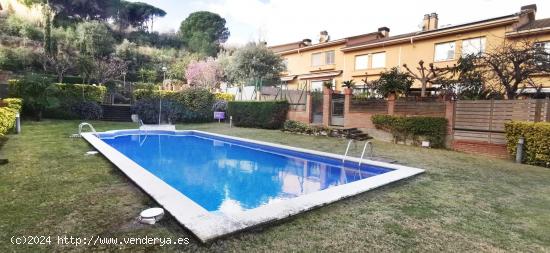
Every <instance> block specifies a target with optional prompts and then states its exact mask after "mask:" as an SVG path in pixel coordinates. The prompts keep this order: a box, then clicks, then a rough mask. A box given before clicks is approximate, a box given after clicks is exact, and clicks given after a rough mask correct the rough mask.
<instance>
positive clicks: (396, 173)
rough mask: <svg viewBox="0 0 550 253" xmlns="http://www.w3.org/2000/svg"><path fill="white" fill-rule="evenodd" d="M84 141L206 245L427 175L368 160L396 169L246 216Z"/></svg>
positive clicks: (87, 136) (92, 138)
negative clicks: (205, 202)
mask: <svg viewBox="0 0 550 253" xmlns="http://www.w3.org/2000/svg"><path fill="white" fill-rule="evenodd" d="M131 130H135V129H131ZM118 131H124V130H115V131H108V132H104V133H116V132H118ZM166 132H168V133H185V132H196V133H202V134H206V135H212V136H217V137H222V138H228V139H233V140H238V141H244V142H250V143H254V144H260V145H269V146H273V147H278V148H283V149H288V150H292V151H297V152H304V153H309V154H313V155H320V156H326V157H332V158H336V159H342V158H344V157H343V156H342V155H336V154H332V153H327V152H321V151H315V150H309V149H303V148H296V147H291V146H286V145H280V144H274V143H269V142H262V141H256V140H250V139H245V138H239V137H233V136H228V135H221V134H214V133H210V132H204V131H198V130H176V131H166ZM82 137H83V138H84V139H85V140H86V141H88V142H89V143H90V144H91V145H92V146H93V147H94V148H95V149H97V150H98V151H99V152H100V153H101V154H103V155H104V156H105V157H106V158H107V159H108V160H109V161H111V163H113V164H114V165H115V166H116V167H117V168H119V170H121V171H122V172H123V173H124V174H125V175H126V176H127V177H128V178H130V180H132V181H133V182H134V183H135V184H136V185H138V186H139V187H140V188H141V189H142V190H143V191H145V192H146V193H147V194H148V195H149V196H151V197H152V198H153V199H154V200H155V201H156V202H157V203H158V204H159V205H161V206H162V207H163V208H164V209H165V210H166V211H168V212H169V213H170V214H171V215H172V216H173V217H174V218H175V219H176V220H177V221H178V222H179V223H180V224H181V225H183V226H184V227H185V228H187V229H189V230H190V231H191V232H192V233H193V234H194V235H195V236H196V237H197V238H198V239H199V240H201V241H202V242H203V243H206V242H209V241H212V240H214V239H216V238H219V237H223V236H226V235H229V234H233V233H236V232H239V231H241V230H245V229H248V228H251V227H256V226H259V225H262V224H265V223H270V222H274V221H278V220H281V219H285V218H288V217H290V216H292V215H295V214H298V213H302V212H305V211H308V210H311V209H313V208H316V207H320V206H324V205H327V204H330V203H333V202H336V201H338V200H341V199H344V198H347V197H351V196H354V195H357V194H360V193H363V192H366V191H369V190H372V189H374V188H377V187H380V186H384V185H387V184H390V183H392V182H396V181H399V180H402V179H406V178H409V177H412V176H414V175H417V174H420V173H423V172H424V170H422V169H419V168H413V167H408V166H403V165H398V164H391V163H385V162H379V161H372V160H367V159H363V161H362V163H363V164H371V165H375V166H380V167H385V168H390V169H394V170H393V171H390V172H387V173H384V174H380V175H376V176H372V177H369V178H366V179H362V180H359V181H355V182H351V183H347V184H344V185H339V186H335V187H331V188H328V189H325V190H321V191H317V192H313V193H309V194H305V195H301V196H298V197H295V198H291V199H288V200H282V201H279V202H275V203H269V204H266V205H263V206H261V207H258V208H254V209H250V210H246V211H243V212H240V213H234V214H223V213H213V212H208V211H207V210H206V209H204V208H203V207H201V206H200V205H198V204H197V203H195V202H194V201H193V200H191V199H189V198H188V197H186V196H185V195H184V194H182V193H181V192H179V191H178V190H176V189H174V188H173V187H172V186H170V185H168V184H167V183H165V182H164V181H162V180H161V179H160V178H158V177H157V176H155V175H153V174H152V173H150V172H149V171H147V170H146V169H144V168H143V167H141V166H140V165H138V164H137V163H135V162H134V161H133V160H131V159H129V158H128V157H126V156H125V155H123V154H122V153H120V152H119V151H118V150H116V149H115V148H113V147H111V146H110V145H108V144H107V143H105V142H104V141H102V140H101V139H99V138H98V137H96V136H95V135H94V134H93V133H83V134H82ZM346 160H349V161H354V162H359V161H360V160H361V159H359V158H354V157H348V158H346Z"/></svg>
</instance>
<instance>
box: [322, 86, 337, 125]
mask: <svg viewBox="0 0 550 253" xmlns="http://www.w3.org/2000/svg"><path fill="white" fill-rule="evenodd" d="M332 93H334V91H333V90H331V89H328V88H326V87H323V126H329V125H330V104H331V103H332Z"/></svg>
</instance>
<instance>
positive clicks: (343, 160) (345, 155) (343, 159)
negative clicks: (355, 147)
mask: <svg viewBox="0 0 550 253" xmlns="http://www.w3.org/2000/svg"><path fill="white" fill-rule="evenodd" d="M352 142H353V139H350V140H349V142H348V147H347V148H346V152H345V153H344V157H343V158H342V163H344V162H345V161H346V157H348V151H349V147H350V146H351V143H352Z"/></svg>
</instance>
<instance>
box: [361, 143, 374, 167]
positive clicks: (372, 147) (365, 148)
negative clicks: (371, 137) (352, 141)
mask: <svg viewBox="0 0 550 253" xmlns="http://www.w3.org/2000/svg"><path fill="white" fill-rule="evenodd" d="M367 146H368V147H370V149H369V157H373V156H374V144H372V141H367V142H365V146H363V152H362V153H361V159H360V160H359V167H361V163H362V162H363V157H364V156H365V151H366V150H367Z"/></svg>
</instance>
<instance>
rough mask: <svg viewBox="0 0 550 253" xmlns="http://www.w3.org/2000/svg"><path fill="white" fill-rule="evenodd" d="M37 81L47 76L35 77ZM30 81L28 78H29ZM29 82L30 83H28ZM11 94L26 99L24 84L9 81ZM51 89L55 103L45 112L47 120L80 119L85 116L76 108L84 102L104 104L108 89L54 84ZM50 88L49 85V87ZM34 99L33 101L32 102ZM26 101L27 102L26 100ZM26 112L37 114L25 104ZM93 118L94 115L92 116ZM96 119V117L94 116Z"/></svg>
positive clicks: (51, 96) (85, 85) (51, 95)
mask: <svg viewBox="0 0 550 253" xmlns="http://www.w3.org/2000/svg"><path fill="white" fill-rule="evenodd" d="M33 76H35V79H40V78H42V79H44V80H50V79H47V78H46V77H45V76H40V75H33ZM27 79H28V78H27ZM27 82H28V81H27ZM8 83H9V94H10V96H12V97H24V95H23V94H22V91H23V90H22V88H24V87H23V86H22V83H24V82H23V81H19V80H9V82H8ZM51 86H53V87H50V88H49V89H50V92H51V94H49V95H48V96H50V98H49V99H50V100H52V101H55V103H52V105H50V106H48V107H47V108H45V109H44V110H43V113H44V116H45V117H46V118H55V119H80V118H82V117H83V116H82V115H81V114H79V113H75V111H74V110H73V107H74V106H77V107H79V106H81V105H80V104H81V103H82V102H94V103H96V104H99V103H101V102H103V98H104V97H105V93H106V91H107V88H105V87H104V86H94V85H88V84H60V83H56V84H52V85H51ZM48 87H49V85H48ZM32 100H34V99H31V101H32ZM25 101H26V100H25ZM24 107H25V108H24V112H25V113H26V114H28V113H36V111H35V109H33V108H31V107H30V104H29V103H27V102H25V106H24ZM90 116H92V115H90ZM93 117H94V118H95V116H93Z"/></svg>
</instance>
